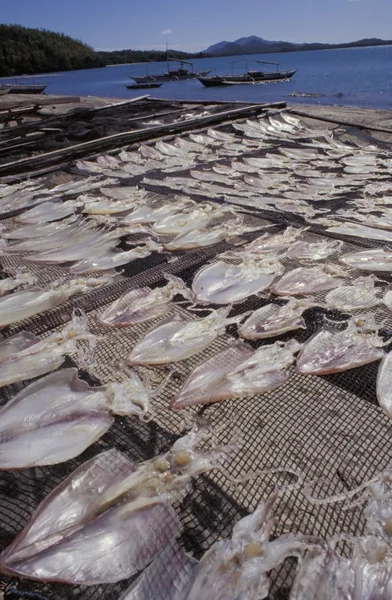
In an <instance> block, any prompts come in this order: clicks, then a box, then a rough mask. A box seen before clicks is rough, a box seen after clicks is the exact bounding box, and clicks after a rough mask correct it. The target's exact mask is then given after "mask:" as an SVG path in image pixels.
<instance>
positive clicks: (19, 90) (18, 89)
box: [5, 83, 48, 94]
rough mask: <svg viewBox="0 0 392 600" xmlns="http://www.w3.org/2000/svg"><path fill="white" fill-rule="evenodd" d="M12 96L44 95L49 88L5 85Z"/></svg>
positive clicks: (44, 86) (43, 86) (45, 86)
mask: <svg viewBox="0 0 392 600" xmlns="http://www.w3.org/2000/svg"><path fill="white" fill-rule="evenodd" d="M5 85H6V87H7V88H8V90H9V93H10V94H42V92H43V91H44V90H45V89H46V88H47V87H48V86H47V85H22V84H21V85H18V84H12V83H9V84H5Z"/></svg>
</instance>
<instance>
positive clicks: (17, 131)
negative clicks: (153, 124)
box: [0, 95, 148, 140]
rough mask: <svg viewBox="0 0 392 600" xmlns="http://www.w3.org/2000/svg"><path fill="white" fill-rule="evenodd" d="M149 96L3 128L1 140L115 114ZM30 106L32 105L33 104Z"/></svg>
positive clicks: (76, 109) (74, 110) (78, 109)
mask: <svg viewBox="0 0 392 600" xmlns="http://www.w3.org/2000/svg"><path fill="white" fill-rule="evenodd" d="M147 98H148V95H145V96H138V97H137V98H132V99H131V100H126V101H124V102H118V103H116V104H105V106H98V107H93V108H91V107H89V108H83V107H81V108H79V107H78V108H75V109H73V110H71V111H69V112H68V113H66V114H65V115H55V116H53V117H49V118H46V119H42V120H40V121H33V122H31V123H23V124H22V125H16V126H15V127H11V128H9V129H3V130H1V131H0V140H3V139H9V138H12V137H20V136H24V135H25V134H26V133H28V132H30V131H39V130H40V129H41V128H42V127H53V126H56V125H60V124H64V123H67V122H69V121H73V120H74V119H89V118H92V117H93V116H95V115H102V114H103V113H112V114H113V113H114V114H115V113H116V112H123V111H124V109H126V108H127V107H128V106H133V105H134V104H135V103H137V102H140V101H144V100H146V99H147ZM29 106H31V104H30V105H29ZM17 108H18V107H16V108H15V111H17ZM9 114H10V113H9V112H7V113H5V116H7V118H8V116H9ZM11 114H17V113H11ZM0 115H1V113H0ZM0 118H1V116H0Z"/></svg>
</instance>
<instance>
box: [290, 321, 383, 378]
mask: <svg viewBox="0 0 392 600" xmlns="http://www.w3.org/2000/svg"><path fill="white" fill-rule="evenodd" d="M383 346H385V342H384V341H383V340H382V338H381V337H380V336H379V335H378V334H377V328H376V326H375V324H374V322H373V320H372V319H369V318H366V317H353V318H352V319H350V320H349V321H348V324H347V328H346V329H345V330H343V331H336V330H331V329H327V328H323V329H321V331H319V332H318V333H316V334H315V335H314V336H313V337H311V338H310V340H308V341H307V342H306V343H305V344H304V345H303V346H302V349H301V352H300V354H299V356H298V358H297V366H296V370H297V372H298V373H302V374H303V375H308V374H310V375H326V374H329V373H339V372H340V371H346V370H347V369H353V368H355V367H361V366H362V365H366V364H368V363H371V362H374V361H376V360H380V358H383V357H384V355H385V352H384V350H383Z"/></svg>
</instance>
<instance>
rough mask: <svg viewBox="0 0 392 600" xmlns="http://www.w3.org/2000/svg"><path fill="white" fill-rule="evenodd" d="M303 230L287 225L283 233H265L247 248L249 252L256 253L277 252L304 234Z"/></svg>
mask: <svg viewBox="0 0 392 600" xmlns="http://www.w3.org/2000/svg"><path fill="white" fill-rule="evenodd" d="M302 232H303V230H302V231H301V229H296V228H294V227H287V229H285V231H284V232H283V233H276V234H274V235H270V234H269V233H264V234H263V235H262V236H261V237H259V238H257V239H255V240H253V242H251V243H250V244H249V245H248V246H247V247H246V250H247V251H248V252H256V253H266V252H274V253H275V252H278V251H279V250H285V249H286V248H287V247H288V246H290V245H291V244H292V243H293V241H294V240H296V239H297V237H298V236H300V235H301V234H302Z"/></svg>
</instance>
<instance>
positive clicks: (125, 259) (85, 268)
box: [70, 240, 163, 275]
mask: <svg viewBox="0 0 392 600" xmlns="http://www.w3.org/2000/svg"><path fill="white" fill-rule="evenodd" d="M162 249H163V247H162V246H161V245H159V244H157V243H156V242H154V241H152V240H151V241H147V242H145V245H144V246H137V247H136V248H132V250H128V251H125V252H119V251H114V250H113V248H108V249H107V250H108V251H106V252H105V253H103V254H101V255H100V256H99V255H98V256H96V255H95V256H94V257H93V258H86V259H85V260H81V261H80V262H78V263H76V264H75V265H73V266H72V267H71V269H70V271H71V273H73V274H74V275H82V274H83V273H89V272H91V271H106V270H108V269H114V268H115V267H120V266H122V265H126V264H128V263H130V262H132V261H134V260H138V259H140V258H146V257H147V256H150V254H152V252H161V251H162ZM92 254H94V252H92Z"/></svg>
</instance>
